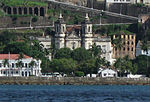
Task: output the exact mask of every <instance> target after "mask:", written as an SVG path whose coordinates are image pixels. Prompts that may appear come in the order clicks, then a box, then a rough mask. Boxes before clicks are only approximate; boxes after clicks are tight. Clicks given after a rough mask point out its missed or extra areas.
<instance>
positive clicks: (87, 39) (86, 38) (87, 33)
mask: <svg viewBox="0 0 150 102" xmlns="http://www.w3.org/2000/svg"><path fill="white" fill-rule="evenodd" d="M92 42H93V34H92V23H91V22H90V19H89V17H88V14H86V17H85V20H84V22H82V47H84V48H85V49H89V48H91V47H92Z"/></svg>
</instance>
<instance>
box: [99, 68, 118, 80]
mask: <svg viewBox="0 0 150 102" xmlns="http://www.w3.org/2000/svg"><path fill="white" fill-rule="evenodd" d="M98 74H99V76H101V77H103V78H105V77H117V76H118V74H117V71H115V70H113V69H110V68H106V69H102V68H99V71H98Z"/></svg>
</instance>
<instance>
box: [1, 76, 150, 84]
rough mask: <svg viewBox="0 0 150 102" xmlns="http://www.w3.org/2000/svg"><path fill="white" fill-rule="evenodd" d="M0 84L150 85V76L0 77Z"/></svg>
mask: <svg viewBox="0 0 150 102" xmlns="http://www.w3.org/2000/svg"><path fill="white" fill-rule="evenodd" d="M0 85H150V78H136V79H131V78H101V77H96V78H91V77H0Z"/></svg>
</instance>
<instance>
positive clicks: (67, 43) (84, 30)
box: [54, 14, 114, 63]
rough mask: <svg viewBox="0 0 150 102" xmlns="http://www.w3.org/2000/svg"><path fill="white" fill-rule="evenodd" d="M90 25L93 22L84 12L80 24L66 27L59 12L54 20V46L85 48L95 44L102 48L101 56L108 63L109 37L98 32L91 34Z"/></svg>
mask: <svg viewBox="0 0 150 102" xmlns="http://www.w3.org/2000/svg"><path fill="white" fill-rule="evenodd" d="M92 27H93V24H92V23H91V22H90V19H89V17H88V14H86V17H85V20H84V21H83V22H82V23H81V26H73V27H66V23H65V21H64V20H63V17H62V15H61V14H60V17H59V19H58V20H57V21H56V22H55V32H56V33H55V37H54V40H55V48H57V49H60V48H64V47H68V48H70V49H72V50H73V49H76V48H79V47H84V48H85V49H90V48H92V45H93V44H96V46H100V47H101V48H102V51H103V54H102V57H104V58H106V60H108V61H109V62H110V63H113V61H114V60H113V59H112V49H113V48H112V46H111V38H110V37H102V36H100V34H93V32H92ZM97 35H98V36H97Z"/></svg>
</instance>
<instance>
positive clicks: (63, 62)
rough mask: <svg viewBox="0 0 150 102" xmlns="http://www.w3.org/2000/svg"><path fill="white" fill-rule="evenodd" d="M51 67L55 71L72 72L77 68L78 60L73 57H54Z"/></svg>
mask: <svg viewBox="0 0 150 102" xmlns="http://www.w3.org/2000/svg"><path fill="white" fill-rule="evenodd" d="M50 68H52V70H53V71H54V72H55V71H56V72H60V73H61V72H63V73H66V74H68V75H69V74H71V73H72V72H75V70H76V61H74V60H73V59H66V58H63V59H54V60H52V61H51V62H50Z"/></svg>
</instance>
